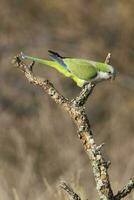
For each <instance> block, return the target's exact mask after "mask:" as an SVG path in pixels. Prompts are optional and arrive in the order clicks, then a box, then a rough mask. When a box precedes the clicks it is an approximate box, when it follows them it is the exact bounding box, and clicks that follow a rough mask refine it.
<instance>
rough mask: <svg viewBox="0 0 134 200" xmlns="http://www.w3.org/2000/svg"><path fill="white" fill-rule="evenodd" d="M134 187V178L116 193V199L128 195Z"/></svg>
mask: <svg viewBox="0 0 134 200" xmlns="http://www.w3.org/2000/svg"><path fill="white" fill-rule="evenodd" d="M133 189H134V178H132V179H130V180H129V182H128V183H127V185H125V186H124V187H123V188H122V189H121V190H120V191H118V193H117V194H116V195H115V200H120V199H122V198H124V197H125V196H127V195H128V194H129V193H130V192H131V191H132V190H133Z"/></svg>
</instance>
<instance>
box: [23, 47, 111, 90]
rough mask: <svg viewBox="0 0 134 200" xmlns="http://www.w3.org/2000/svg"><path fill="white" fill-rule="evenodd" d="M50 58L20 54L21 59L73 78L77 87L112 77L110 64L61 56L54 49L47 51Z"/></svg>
mask: <svg viewBox="0 0 134 200" xmlns="http://www.w3.org/2000/svg"><path fill="white" fill-rule="evenodd" d="M48 52H49V56H50V58H51V60H44V59H39V58H36V57H31V56H27V55H25V54H23V53H22V54H21V57H22V58H23V59H30V60H32V61H35V62H38V63H41V64H45V65H48V66H51V67H53V68H55V69H56V70H58V71H59V72H60V73H62V74H64V75H65V76H67V77H70V78H71V79H73V80H74V81H75V82H76V84H77V85H78V86H79V87H82V86H84V85H85V84H87V83H94V84H96V83H98V82H101V81H103V80H108V79H111V78H112V79H114V78H115V69H114V67H112V66H111V65H108V64H106V63H101V62H95V61H92V60H86V59H79V58H69V57H62V56H60V55H59V54H58V53H56V52H54V51H50V50H49V51H48Z"/></svg>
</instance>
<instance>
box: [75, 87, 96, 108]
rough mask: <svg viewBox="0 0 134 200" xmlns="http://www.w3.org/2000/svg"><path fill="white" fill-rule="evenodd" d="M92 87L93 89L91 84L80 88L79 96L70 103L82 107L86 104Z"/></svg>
mask: <svg viewBox="0 0 134 200" xmlns="http://www.w3.org/2000/svg"><path fill="white" fill-rule="evenodd" d="M94 87H95V84H91V83H88V84H86V85H85V86H84V87H83V88H82V90H81V92H80V94H79V96H77V97H76V98H75V99H73V100H72V103H73V104H74V105H75V106H77V107H79V106H83V105H84V104H85V103H86V101H87V99H88V97H89V95H91V93H92V92H93V89H94Z"/></svg>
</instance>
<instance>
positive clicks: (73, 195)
mask: <svg viewBox="0 0 134 200" xmlns="http://www.w3.org/2000/svg"><path fill="white" fill-rule="evenodd" d="M59 187H60V188H62V189H63V190H64V191H65V192H67V193H68V195H69V197H70V199H71V200H81V198H80V197H79V195H78V194H76V193H75V192H74V191H73V189H72V188H71V187H70V186H69V185H68V184H66V183H65V182H61V183H60V185H59Z"/></svg>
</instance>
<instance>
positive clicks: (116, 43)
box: [0, 0, 134, 200]
mask: <svg viewBox="0 0 134 200" xmlns="http://www.w3.org/2000/svg"><path fill="white" fill-rule="evenodd" d="M133 10H134V2H133V0H129V1H127V0H119V1H116V0H113V1H111V0H68V1H65V0H40V1H38V0H29V1H26V0H0V199H4V200H9V199H15V195H18V196H19V199H20V200H22V199H28V200H31V199H32V200H34V199H37V200H43V199H48V200H49V199H64V197H63V196H61V194H60V193H58V192H57V184H58V182H59V180H60V179H65V180H67V181H68V182H69V183H70V184H71V186H72V187H73V188H75V189H76V191H78V193H79V194H80V195H81V196H82V197H83V198H84V199H86V198H90V199H92V198H93V199H95V198H96V196H97V194H96V190H95V183H94V179H93V175H92V170H91V166H90V163H89V160H88V158H87V155H86V154H85V153H84V150H83V147H82V145H81V143H80V141H79V139H78V138H77V135H76V129H75V126H74V124H73V123H72V122H71V120H70V118H69V116H68V115H67V114H66V113H64V112H63V110H62V109H61V108H60V107H59V106H57V105H55V103H54V102H52V100H51V99H50V98H49V97H48V96H47V95H44V94H43V92H42V91H41V90H40V89H37V88H35V87H33V86H32V85H30V84H29V83H28V82H27V80H26V79H25V78H24V76H23V75H22V74H21V73H20V72H19V71H18V70H16V68H14V67H13V66H12V64H11V60H12V58H13V56H14V55H16V54H17V53H19V52H20V51H23V52H25V53H27V54H29V55H33V56H38V57H42V58H43V57H44V58H48V56H47V50H48V49H52V50H55V51H58V52H59V53H61V54H63V55H64V56H71V57H82V58H90V59H92V60H98V61H104V59H105V57H106V55H107V53H108V52H111V53H112V59H111V64H112V65H113V66H114V67H115V68H116V70H117V78H116V80H115V81H114V82H113V83H111V82H110V81H109V82H103V83H101V84H100V85H98V87H96V89H95V91H94V94H93V95H92V96H91V97H90V99H89V100H88V102H87V105H86V107H87V113H88V116H89V119H90V123H91V124H92V128H93V131H94V135H95V139H96V141H97V143H98V144H100V143H102V142H105V143H106V145H105V148H104V154H105V157H106V158H107V159H108V160H111V162H112V165H111V167H110V170H109V172H110V178H111V181H112V185H113V189H114V191H115V192H116V191H117V190H118V189H120V188H121V187H122V186H123V185H124V184H125V183H127V181H128V179H129V178H130V177H131V176H133V175H134V132H133V130H134V78H133V77H134V12H133ZM35 73H37V74H40V75H42V76H44V77H45V78H48V79H49V80H51V81H52V83H53V84H54V85H55V87H56V88H58V90H59V91H60V92H61V93H62V94H63V95H65V96H66V97H68V98H70V99H71V98H73V97H75V96H76V95H77V94H78V93H79V91H80V89H79V88H78V87H77V86H76V85H75V84H74V83H73V82H72V81H71V80H70V79H67V78H65V77H64V76H63V75H61V74H59V73H58V72H57V71H55V70H54V69H51V68H48V67H45V66H41V65H36V69H35ZM16 193H17V194H16ZM127 198H128V197H127ZM129 198H130V199H134V193H133V194H131V195H130V196H129Z"/></svg>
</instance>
